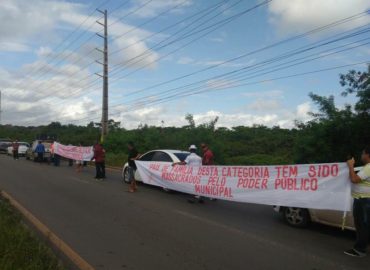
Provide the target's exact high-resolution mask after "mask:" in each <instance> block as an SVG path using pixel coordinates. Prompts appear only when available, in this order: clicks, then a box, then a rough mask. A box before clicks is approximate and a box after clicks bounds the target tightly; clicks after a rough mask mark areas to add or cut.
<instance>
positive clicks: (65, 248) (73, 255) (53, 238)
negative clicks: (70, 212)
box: [0, 190, 95, 270]
mask: <svg viewBox="0 0 370 270" xmlns="http://www.w3.org/2000/svg"><path fill="white" fill-rule="evenodd" d="M0 194H1V196H3V197H4V198H5V199H7V200H9V202H10V204H11V205H13V207H15V208H16V209H17V210H18V211H19V212H20V213H21V214H22V215H23V216H24V217H25V218H26V219H27V220H28V221H29V222H30V223H31V224H32V225H33V226H35V228H36V229H37V230H38V231H39V232H40V233H41V234H42V235H43V236H45V237H46V238H47V239H48V240H49V241H50V242H51V243H52V244H53V245H54V246H55V247H56V248H57V249H59V250H60V251H61V252H62V253H63V254H64V255H65V256H66V257H67V258H68V259H70V260H71V261H72V262H73V263H74V264H75V265H76V266H77V267H78V268H79V269H80V270H95V268H94V267H92V266H91V265H90V264H89V263H88V262H87V261H85V260H84V259H83V258H82V257H81V256H80V255H78V254H77V252H75V251H74V250H73V249H72V248H71V247H70V246H69V245H68V244H67V243H65V242H64V241H63V240H62V239H60V238H59V237H58V236H57V235H56V234H55V233H53V232H52V231H51V230H50V229H49V228H48V227H47V226H46V225H45V224H43V223H42V222H41V221H40V220H38V219H37V218H36V217H35V216H34V215H32V214H31V212H29V211H28V210H27V209H26V208H25V207H23V206H22V205H21V204H20V203H19V202H18V201H16V200H15V199H14V198H13V197H12V196H11V195H9V194H8V193H6V192H5V191H3V190H2V191H0Z"/></svg>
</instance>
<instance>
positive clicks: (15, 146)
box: [12, 140, 19, 160]
mask: <svg viewBox="0 0 370 270" xmlns="http://www.w3.org/2000/svg"><path fill="white" fill-rule="evenodd" d="M12 147H13V158H14V160H18V158H19V155H18V150H19V143H18V140H15V142H14V143H13V145H12Z"/></svg>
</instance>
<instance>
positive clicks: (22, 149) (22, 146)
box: [7, 142, 30, 156]
mask: <svg viewBox="0 0 370 270" xmlns="http://www.w3.org/2000/svg"><path fill="white" fill-rule="evenodd" d="M18 143H19V148H18V155H19V156H26V152H27V150H28V148H30V144H29V143H27V142H18ZM7 154H8V155H9V156H11V155H13V146H12V145H11V146H9V147H8V153H7Z"/></svg>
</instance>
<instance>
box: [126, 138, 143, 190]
mask: <svg viewBox="0 0 370 270" xmlns="http://www.w3.org/2000/svg"><path fill="white" fill-rule="evenodd" d="M127 148H128V180H129V182H130V188H129V190H128V191H129V192H130V193H133V192H135V191H137V185H136V180H135V171H136V169H137V168H136V164H135V160H136V159H138V158H139V157H140V154H139V152H138V151H137V150H136V147H135V145H134V143H133V142H129V143H128V144H127Z"/></svg>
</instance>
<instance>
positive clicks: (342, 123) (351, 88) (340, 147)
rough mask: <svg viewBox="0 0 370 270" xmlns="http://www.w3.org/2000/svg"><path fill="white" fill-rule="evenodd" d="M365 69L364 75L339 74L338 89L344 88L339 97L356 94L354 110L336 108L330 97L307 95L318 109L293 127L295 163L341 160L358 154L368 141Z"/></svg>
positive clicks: (368, 100) (369, 99)
mask: <svg viewBox="0 0 370 270" xmlns="http://www.w3.org/2000/svg"><path fill="white" fill-rule="evenodd" d="M369 70H370V69H369V67H368V70H367V71H365V72H359V71H354V70H351V71H349V72H348V73H347V74H345V75H343V74H341V75H340V84H341V86H347V88H346V89H345V91H344V92H342V94H343V95H344V96H347V95H348V94H353V93H355V94H356V97H357V98H358V99H357V101H356V102H355V105H354V109H355V110H353V108H352V106H351V105H346V106H345V107H344V108H337V107H336V105H335V100H334V97H333V96H329V97H323V96H319V95H316V94H313V93H310V95H309V96H310V97H311V99H312V101H313V102H314V103H315V104H316V105H317V106H318V109H319V112H318V113H311V115H312V116H313V117H314V119H313V120H312V121H310V122H308V123H306V124H302V123H300V124H299V125H298V126H297V127H298V128H299V130H300V134H299V136H298V137H297V140H296V146H295V157H296V160H297V161H298V162H303V163H306V162H307V163H311V162H334V161H344V160H345V159H346V158H348V157H349V156H356V155H358V154H359V153H360V152H361V150H362V149H363V148H364V146H365V145H368V144H369V141H370V128H369V123H370V115H369V109H370V96H369V95H370V94H369V93H370V86H369Z"/></svg>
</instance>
